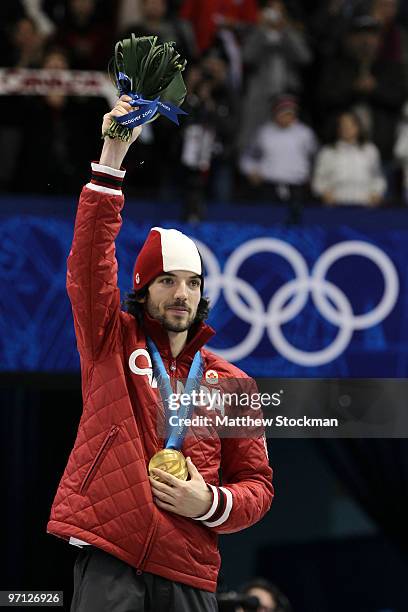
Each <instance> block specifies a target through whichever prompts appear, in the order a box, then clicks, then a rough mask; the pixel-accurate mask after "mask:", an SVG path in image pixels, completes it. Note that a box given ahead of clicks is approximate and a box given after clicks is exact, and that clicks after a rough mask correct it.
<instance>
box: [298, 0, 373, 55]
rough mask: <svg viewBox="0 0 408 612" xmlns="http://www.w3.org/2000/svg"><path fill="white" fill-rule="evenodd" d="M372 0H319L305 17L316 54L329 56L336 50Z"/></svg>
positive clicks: (366, 12)
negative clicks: (352, 24) (354, 21)
mask: <svg viewBox="0 0 408 612" xmlns="http://www.w3.org/2000/svg"><path fill="white" fill-rule="evenodd" d="M371 4H372V0H320V6H318V7H316V6H314V7H313V13H312V14H311V17H310V18H309V19H306V21H307V25H308V29H309V33H310V36H311V40H312V43H313V47H314V50H315V51H316V54H317V55H318V56H320V57H323V58H324V57H329V56H332V55H334V54H335V53H337V52H338V50H339V47H340V45H341V42H342V40H343V38H344V36H345V35H346V34H347V31H348V29H349V27H350V22H351V20H352V19H353V18H354V17H356V16H358V15H367V14H368V13H369V11H370V8H371Z"/></svg>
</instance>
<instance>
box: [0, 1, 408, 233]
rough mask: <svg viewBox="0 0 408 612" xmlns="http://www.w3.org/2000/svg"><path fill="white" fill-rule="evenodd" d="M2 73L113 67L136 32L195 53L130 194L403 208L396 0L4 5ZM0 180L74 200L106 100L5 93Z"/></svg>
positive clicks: (407, 185)
mask: <svg viewBox="0 0 408 612" xmlns="http://www.w3.org/2000/svg"><path fill="white" fill-rule="evenodd" d="M0 18H1V19H0V23H1V29H2V31H1V36H0V41H1V42H0V65H1V67H20V68H53V69H72V70H100V71H106V70H107V66H108V63H109V60H110V58H111V57H112V55H113V49H114V44H115V42H116V41H117V40H119V39H121V38H124V37H127V36H128V35H129V34H130V33H131V32H134V33H135V34H136V35H137V36H142V35H150V34H156V35H157V36H158V37H159V39H160V40H161V41H168V40H174V41H175V42H176V44H177V49H178V50H179V51H180V53H181V55H182V56H184V57H185V58H186V59H187V60H188V64H187V68H186V70H185V72H184V78H185V82H186V84H187V90H188V93H187V97H186V100H185V102H184V105H183V108H184V110H186V111H187V112H188V116H187V117H185V118H184V117H183V119H182V126H181V127H180V128H178V127H177V126H175V125H173V124H172V123H171V122H169V121H168V120H166V119H164V118H161V119H159V120H157V121H155V122H153V123H152V124H149V125H147V126H146V127H145V128H144V130H143V133H142V137H141V138H140V139H139V140H138V141H137V143H136V145H135V147H134V152H133V153H132V154H131V155H130V156H129V157H128V159H127V162H126V167H127V169H128V170H129V172H128V177H127V191H126V193H127V195H128V196H134V197H139V198H140V197H143V198H153V199H155V200H162V201H168V202H171V201H175V200H177V199H180V198H181V199H182V200H183V202H184V211H185V217H186V219H188V220H199V219H202V218H205V211H206V206H207V202H214V203H215V202H234V203H235V204H236V205H238V204H239V203H240V202H252V201H254V202H255V201H256V202H262V203H264V204H265V205H273V203H282V204H288V205H289V209H290V211H291V219H292V221H293V222H296V220H297V219H298V218H299V214H300V210H301V208H302V207H303V206H304V205H310V204H313V205H318V204H321V205H325V206H340V205H342V206H344V205H349V206H365V207H372V208H374V207H384V206H388V207H390V206H405V205H407V204H408V8H407V5H406V4H403V3H402V2H400V3H399V2H398V0H287V1H283V0H122V1H120V0H2V2H1V6H0ZM0 108H2V112H1V113H0V145H1V150H2V157H3V160H2V164H1V165H0V166H1V170H0V185H1V187H2V189H3V191H6V192H11V193H20V192H25V193H39V194H48V195H55V194H74V193H77V191H78V189H79V188H80V185H81V183H82V182H83V181H84V180H86V178H87V172H88V162H89V160H90V159H95V158H97V156H98V153H99V149H100V146H101V143H100V120H101V115H102V114H103V113H104V112H106V111H107V109H108V103H107V101H106V100H105V99H104V98H102V97H101V98H97V97H85V96H82V97H78V96H65V95H62V94H58V93H57V94H55V93H52V94H50V95H47V96H13V97H10V96H0Z"/></svg>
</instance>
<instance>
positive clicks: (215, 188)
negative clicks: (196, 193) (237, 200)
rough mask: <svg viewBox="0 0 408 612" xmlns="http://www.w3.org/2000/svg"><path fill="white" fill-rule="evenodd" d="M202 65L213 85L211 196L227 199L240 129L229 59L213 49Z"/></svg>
mask: <svg viewBox="0 0 408 612" xmlns="http://www.w3.org/2000/svg"><path fill="white" fill-rule="evenodd" d="M201 68H202V78H203V79H204V80H205V81H206V82H207V83H208V85H209V87H210V94H211V104H212V113H211V117H212V125H213V128H214V143H213V147H212V158H211V166H210V176H209V191H210V193H209V196H210V197H211V199H213V200H215V201H216V202H227V201H229V200H230V199H231V192H232V181H233V177H232V174H233V160H234V156H235V146H234V145H235V136H236V133H237V130H238V114H237V101H236V99H235V97H234V93H233V91H232V90H231V87H230V86H229V81H228V65H227V62H226V60H225V59H224V57H223V56H222V55H221V54H220V53H219V51H218V50H217V49H210V50H209V51H208V52H207V53H206V55H205V56H204V58H203V60H202V62H201Z"/></svg>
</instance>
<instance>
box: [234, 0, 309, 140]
mask: <svg viewBox="0 0 408 612" xmlns="http://www.w3.org/2000/svg"><path fill="white" fill-rule="evenodd" d="M311 59H312V55H311V51H310V49H309V47H308V44H307V42H306V38H305V36H304V34H303V32H302V31H301V30H300V29H298V28H297V27H296V26H295V25H294V24H293V23H292V22H291V21H290V19H289V16H288V14H287V11H286V9H285V5H284V4H283V2H282V1H281V0H268V2H267V4H266V6H265V8H264V9H263V10H262V11H261V16H260V24H259V25H258V26H257V27H255V28H254V29H253V30H252V32H251V33H250V34H249V36H248V38H247V40H246V41H245V43H244V46H243V61H244V65H246V68H247V72H248V81H247V84H246V91H245V93H244V103H243V105H242V117H241V133H240V136H239V148H240V149H241V150H242V149H244V148H245V147H246V146H247V145H248V143H249V141H250V139H251V138H252V135H253V133H254V131H255V130H256V129H257V128H258V127H259V126H260V125H261V124H262V123H263V122H264V121H266V120H267V118H268V116H269V113H270V99H271V97H273V96H277V95H279V94H283V93H284V92H287V91H291V92H292V93H297V92H300V91H301V89H302V78H301V72H300V69H301V67H303V66H305V65H307V64H308V63H309V62H310V61H311Z"/></svg>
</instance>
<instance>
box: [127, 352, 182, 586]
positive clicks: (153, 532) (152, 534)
mask: <svg viewBox="0 0 408 612" xmlns="http://www.w3.org/2000/svg"><path fill="white" fill-rule="evenodd" d="M176 369H177V362H176V360H175V359H173V360H172V361H171V362H170V365H169V370H170V377H172V376H174V372H175V371H176ZM160 447H161V448H158V449H157V450H158V451H159V450H162V449H163V448H164V440H163V443H162V444H161V445H160ZM153 520H154V524H153V527H152V529H151V532H150V536H149V541H148V543H147V546H146V549H145V551H144V553H143V557H142V558H141V559H140V561H139V563H138V564H137V571H136V573H137V574H142V573H143V572H142V570H143V569H144V565H145V563H146V561H147V558H148V556H149V554H150V551H151V549H152V546H153V541H154V538H155V535H156V530H157V523H158V520H159V518H158V516H155V517H154V519H153Z"/></svg>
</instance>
